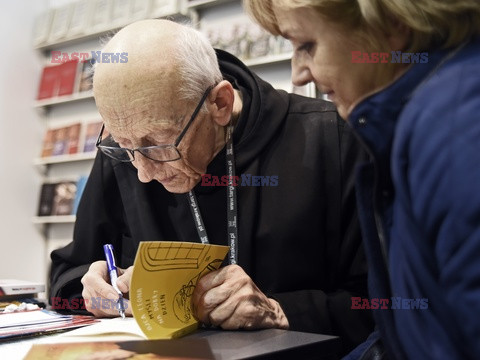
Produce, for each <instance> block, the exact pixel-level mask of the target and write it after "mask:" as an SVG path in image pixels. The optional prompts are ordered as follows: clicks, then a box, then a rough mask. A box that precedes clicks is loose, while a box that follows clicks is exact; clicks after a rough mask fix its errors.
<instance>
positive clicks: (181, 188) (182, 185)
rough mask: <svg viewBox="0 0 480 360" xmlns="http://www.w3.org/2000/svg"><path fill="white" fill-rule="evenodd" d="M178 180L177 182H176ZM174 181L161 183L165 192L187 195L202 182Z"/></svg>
mask: <svg viewBox="0 0 480 360" xmlns="http://www.w3.org/2000/svg"><path fill="white" fill-rule="evenodd" d="M175 180H177V181H175ZM175 180H174V181H170V182H168V183H162V182H160V183H161V184H162V185H163V187H164V188H165V190H167V191H168V192H170V193H172V194H186V193H188V192H189V191H190V190H192V189H193V188H194V187H195V185H197V184H198V183H199V182H200V180H198V181H194V180H192V179H189V180H187V181H178V180H179V179H175Z"/></svg>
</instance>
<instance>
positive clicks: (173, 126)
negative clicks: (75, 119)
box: [105, 116, 184, 140]
mask: <svg viewBox="0 0 480 360" xmlns="http://www.w3.org/2000/svg"><path fill="white" fill-rule="evenodd" d="M183 119H184V116H181V117H175V118H172V117H170V118H165V117H156V116H144V117H139V116H136V117H135V118H128V119H121V118H116V119H112V118H110V119H108V120H105V127H106V129H107V130H108V131H109V132H110V133H111V134H112V136H113V138H114V139H120V138H122V139H130V140H138V139H143V138H149V137H152V136H153V135H155V136H157V137H160V136H161V137H165V138H168V137H170V136H174V135H178V132H179V130H180V129H181V126H182V123H183Z"/></svg>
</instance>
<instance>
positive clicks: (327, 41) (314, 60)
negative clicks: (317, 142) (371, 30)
mask: <svg viewBox="0 0 480 360" xmlns="http://www.w3.org/2000/svg"><path fill="white" fill-rule="evenodd" d="M275 15H276V17H277V22H278V24H279V28H280V30H281V33H282V35H283V36H284V37H285V38H287V39H289V40H290V41H291V43H292V45H293V49H294V54H293V57H292V82H293V83H294V84H295V85H297V86H301V85H305V84H307V83H309V82H311V81H313V82H314V83H315V85H316V86H317V89H318V90H320V91H321V92H322V93H323V94H326V95H327V96H328V98H329V99H330V100H331V101H332V102H333V103H334V104H335V105H336V106H337V109H338V112H339V114H340V116H342V117H343V118H344V119H347V117H348V114H349V113H350V111H351V106H352V105H353V104H354V103H356V102H357V101H358V100H359V99H360V98H361V97H363V96H364V95H366V94H367V93H369V92H371V91H373V90H374V89H375V88H377V87H379V86H381V85H384V84H385V83H387V82H389V81H390V80H392V78H393V76H390V77H389V76H388V75H387V72H386V68H388V66H385V65H386V64H381V63H377V64H368V63H361V64H359V63H352V51H366V50H365V49H362V48H361V46H359V45H356V44H355V43H354V42H353V41H352V34H349V33H347V32H346V31H345V30H342V29H341V28H340V26H338V25H337V24H334V23H332V22H328V21H327V20H326V19H325V18H323V17H321V16H319V15H318V14H317V13H316V12H315V11H314V10H312V9H307V8H297V9H288V10H285V9H279V8H276V9H275Z"/></svg>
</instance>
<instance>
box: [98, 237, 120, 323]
mask: <svg viewBox="0 0 480 360" xmlns="http://www.w3.org/2000/svg"><path fill="white" fill-rule="evenodd" d="M103 251H104V252H105V258H106V259H107V268H108V274H109V275H110V283H111V284H112V286H113V288H114V289H115V291H116V292H117V293H118V301H117V309H118V313H119V314H120V315H121V316H122V318H123V319H125V306H124V303H123V294H122V292H121V291H120V289H119V288H118V286H117V278H118V275H117V266H116V265H115V257H114V256H113V245H112V244H105V245H103Z"/></svg>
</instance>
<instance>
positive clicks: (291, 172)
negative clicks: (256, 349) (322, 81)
mask: <svg viewBox="0 0 480 360" xmlns="http://www.w3.org/2000/svg"><path fill="white" fill-rule="evenodd" d="M104 52H112V53H116V52H118V53H122V52H127V53H128V62H127V63H118V64H112V63H99V64H97V66H96V70H95V75H94V93H95V100H96V103H97V106H98V109H99V111H100V114H101V115H102V118H103V119H104V124H105V125H104V126H105V129H107V130H108V132H109V134H110V135H109V136H108V137H106V138H105V139H103V140H101V137H100V138H99V143H98V146H99V149H100V150H101V151H99V152H98V155H97V157H96V160H95V163H94V166H93V169H92V172H91V174H90V178H89V180H88V183H87V186H86V188H85V191H84V195H83V198H82V200H81V202H80V206H79V209H78V214H77V222H76V225H75V233H74V240H73V242H72V243H71V244H69V245H68V246H66V247H65V248H63V249H59V250H57V251H54V252H53V253H52V260H53V267H52V273H51V296H53V297H63V298H75V297H80V296H81V294H82V293H83V297H84V298H90V297H98V296H101V297H104V298H109V299H115V298H116V295H115V292H114V290H113V288H112V287H111V286H110V285H109V284H108V282H107V279H108V276H107V271H106V265H105V262H104V261H102V259H103V253H102V244H104V243H107V242H110V243H113V244H114V246H115V248H116V250H117V253H118V254H117V255H118V260H119V261H118V262H119V266H120V267H121V268H122V270H120V273H121V276H120V277H119V281H118V284H119V287H120V288H121V290H122V291H123V292H125V293H127V292H128V280H129V277H130V271H131V268H129V267H130V266H131V265H132V264H133V260H134V257H135V253H136V249H137V247H138V243H139V242H140V241H147V240H149V241H152V240H159V241H160V240H179V241H192V242H198V241H203V242H206V241H209V242H210V243H213V244H222V245H230V248H231V251H230V254H229V256H228V264H226V266H224V267H222V268H220V269H219V270H217V271H214V272H212V273H210V274H208V275H206V276H204V277H202V278H201V279H200V280H199V283H198V285H197V288H196V289H195V292H194V294H193V297H192V302H193V304H192V305H193V308H194V309H195V315H196V317H197V318H198V319H199V320H200V321H201V322H203V323H205V324H209V325H214V326H219V327H221V328H224V329H238V328H248V329H256V328H272V327H276V328H284V329H286V328H289V329H292V330H300V331H310V332H320V333H327V334H336V335H340V336H341V337H342V339H343V341H344V350H347V349H348V348H350V347H352V346H353V345H355V344H357V343H359V342H360V341H362V340H363V339H364V337H365V336H366V335H367V334H368V333H369V331H370V330H371V324H372V322H371V319H370V317H369V316H370V315H369V314H368V313H366V312H364V311H355V310H351V297H352V296H366V270H365V260H364V256H363V250H362V248H361V239H360V235H359V230H358V223H357V217H356V210H355V206H354V203H355V198H354V191H353V185H352V178H353V174H352V172H353V169H354V165H355V162H356V159H357V158H358V157H361V156H362V151H361V150H360V148H359V146H358V144H357V143H356V142H355V141H354V139H353V138H352V135H351V133H350V132H349V130H348V129H347V128H346V127H345V126H344V123H343V121H341V119H339V118H338V115H337V113H336V112H335V108H334V107H333V105H331V104H330V103H328V102H322V101H314V100H312V99H307V98H304V97H300V96H297V95H291V94H287V93H286V92H283V91H277V90H274V89H273V88H272V87H271V86H270V85H269V84H267V83H265V82H264V81H262V80H261V79H259V78H258V77H257V76H255V75H254V74H253V73H251V72H250V71H249V70H248V68H246V67H245V65H243V64H242V63H241V62H240V61H239V60H238V59H236V58H235V57H233V56H232V55H229V54H227V53H225V52H222V51H218V52H217V53H215V51H214V50H213V48H212V47H211V46H210V45H209V43H208V41H207V40H206V39H205V38H204V37H203V36H202V35H201V34H200V33H198V32H197V31H196V30H194V29H191V28H189V27H186V26H182V25H179V24H176V23H173V22H169V21H166V20H146V21H141V22H138V23H134V24H132V25H129V26H127V27H126V28H124V29H123V30H121V31H120V32H118V33H117V34H116V35H115V36H114V37H113V38H112V39H111V40H110V41H109V43H108V44H107V45H106V47H105V49H104ZM217 56H218V60H217ZM102 131H103V129H102ZM100 140H101V141H100ZM228 177H233V179H235V180H236V181H235V182H236V185H237V186H234V187H233V189H234V191H233V192H231V191H227V188H226V186H224V185H225V182H224V179H228ZM217 180H218V181H217ZM211 185H217V186H211ZM218 185H220V186H218ZM227 203H228V206H227ZM194 219H200V220H201V221H200V223H203V225H202V226H200V225H199V224H198V221H194ZM237 226H238V228H237ZM127 268H128V269H127ZM123 269H127V270H123ZM81 279H82V280H81ZM82 284H83V288H82ZM87 309H88V310H90V311H91V312H93V313H94V314H95V315H97V316H114V315H116V314H115V311H114V310H101V309H92V308H88V306H87Z"/></svg>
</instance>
